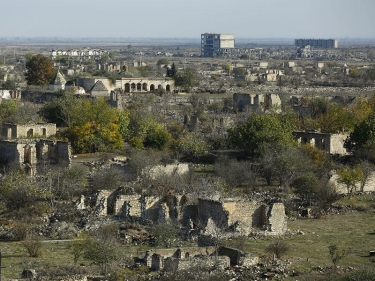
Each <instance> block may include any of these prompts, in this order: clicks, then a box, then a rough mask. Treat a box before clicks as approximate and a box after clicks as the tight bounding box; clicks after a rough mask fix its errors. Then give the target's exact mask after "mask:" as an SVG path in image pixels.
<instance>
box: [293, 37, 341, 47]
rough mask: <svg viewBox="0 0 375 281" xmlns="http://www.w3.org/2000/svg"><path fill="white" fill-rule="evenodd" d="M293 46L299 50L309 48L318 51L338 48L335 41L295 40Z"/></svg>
mask: <svg viewBox="0 0 375 281" xmlns="http://www.w3.org/2000/svg"><path fill="white" fill-rule="evenodd" d="M294 45H295V46H296V47H299V48H304V47H306V46H308V45H309V46H310V47H313V48H318V49H333V48H338V46H339V45H338V41H337V39H295V40H294Z"/></svg>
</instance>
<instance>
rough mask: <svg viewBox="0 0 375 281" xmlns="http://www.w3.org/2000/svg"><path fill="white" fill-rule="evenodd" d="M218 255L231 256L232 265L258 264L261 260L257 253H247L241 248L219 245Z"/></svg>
mask: <svg viewBox="0 0 375 281" xmlns="http://www.w3.org/2000/svg"><path fill="white" fill-rule="evenodd" d="M214 254H215V253H214ZM218 255H219V256H227V257H229V259H230V265H231V266H235V265H240V266H246V267H249V266H254V265H257V264H258V262H259V257H258V256H257V255H254V254H252V253H245V252H243V251H241V250H239V249H234V248H228V247H219V249H218Z"/></svg>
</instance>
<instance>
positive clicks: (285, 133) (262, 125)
mask: <svg viewBox="0 0 375 281" xmlns="http://www.w3.org/2000/svg"><path fill="white" fill-rule="evenodd" d="M290 117H291V116H284V115H276V114H275V115H273V114H267V115H259V114H253V115H252V116H251V117H250V118H249V119H248V120H247V121H246V122H245V123H244V124H242V125H239V126H237V127H235V128H231V129H230V130H229V131H228V133H229V140H230V141H231V143H232V145H234V146H235V147H238V148H242V149H244V150H247V151H249V152H250V153H251V154H258V153H260V151H261V149H262V147H264V146H265V145H266V144H267V143H268V144H271V143H280V144H289V143H292V142H293V136H292V131H293V129H294V125H293V121H292V120H291V118H290Z"/></svg>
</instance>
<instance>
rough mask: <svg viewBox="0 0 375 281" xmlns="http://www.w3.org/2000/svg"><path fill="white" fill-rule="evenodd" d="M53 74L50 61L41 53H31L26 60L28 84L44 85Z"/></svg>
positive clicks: (53, 70)
mask: <svg viewBox="0 0 375 281" xmlns="http://www.w3.org/2000/svg"><path fill="white" fill-rule="evenodd" d="M54 75H55V69H54V68H53V64H52V61H51V60H50V59H49V58H47V57H45V56H43V55H33V56H32V57H31V58H29V59H28V60H27V62H26V80H27V84H28V85H46V84H48V83H49V82H50V81H51V80H52V78H53V76H54Z"/></svg>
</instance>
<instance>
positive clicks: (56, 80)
mask: <svg viewBox="0 0 375 281" xmlns="http://www.w3.org/2000/svg"><path fill="white" fill-rule="evenodd" d="M65 84H66V80H65V78H64V76H63V75H62V74H61V73H60V70H58V71H57V73H56V75H55V77H53V79H52V80H51V81H50V83H49V90H50V91H53V92H57V91H59V90H64V89H65Z"/></svg>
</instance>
